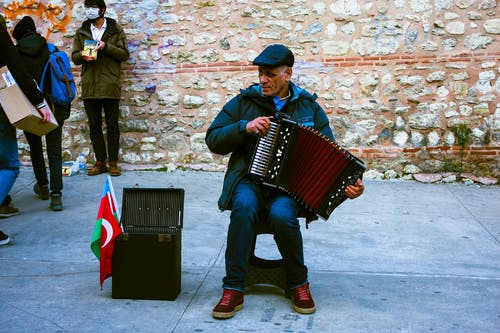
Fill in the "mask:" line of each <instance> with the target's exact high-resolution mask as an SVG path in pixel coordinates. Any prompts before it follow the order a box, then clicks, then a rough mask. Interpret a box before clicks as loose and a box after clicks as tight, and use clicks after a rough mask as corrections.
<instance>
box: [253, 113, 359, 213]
mask: <svg viewBox="0 0 500 333" xmlns="http://www.w3.org/2000/svg"><path fill="white" fill-rule="evenodd" d="M365 169H366V167H365V164H364V163H363V161H361V160H360V159H359V158H357V157H356V156H354V155H352V154H351V153H349V152H348V151H347V150H345V149H343V148H341V147H340V146H339V145H337V144H336V143H335V142H333V141H332V140H330V139H329V138H327V137H326V136H324V135H322V134H320V133H319V132H318V131H316V130H314V129H313V128H310V127H306V126H303V125H300V124H298V123H296V122H293V121H291V120H288V119H280V120H278V121H276V120H273V121H272V122H271V127H270V129H269V131H268V133H267V134H266V136H264V137H261V138H259V140H258V142H257V145H256V147H255V151H254V155H253V158H252V162H251V165H250V167H249V174H250V175H251V176H252V177H253V178H256V179H258V180H260V181H262V183H263V184H265V185H268V186H272V187H276V188H280V189H282V190H284V191H285V192H286V193H288V194H289V195H290V196H292V197H293V198H294V199H295V200H297V201H298V202H299V203H301V204H302V205H303V206H304V208H305V209H307V210H308V211H310V212H312V213H314V214H317V215H319V216H320V217H322V218H324V219H325V220H327V219H328V218H329V216H330V214H331V213H332V212H333V210H334V209H335V208H336V207H337V206H339V205H340V204H341V203H342V202H343V201H344V200H345V199H346V196H345V193H344V191H345V188H346V187H347V186H348V185H350V184H353V183H354V182H355V181H356V179H358V178H360V177H361V176H362V174H363V172H364V171H365Z"/></svg>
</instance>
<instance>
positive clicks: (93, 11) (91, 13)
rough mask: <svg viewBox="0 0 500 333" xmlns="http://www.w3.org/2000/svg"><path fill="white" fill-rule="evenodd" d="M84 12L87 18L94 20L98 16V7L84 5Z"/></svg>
mask: <svg viewBox="0 0 500 333" xmlns="http://www.w3.org/2000/svg"><path fill="white" fill-rule="evenodd" d="M85 14H87V18H88V19H89V20H95V19H97V18H99V8H98V7H85Z"/></svg>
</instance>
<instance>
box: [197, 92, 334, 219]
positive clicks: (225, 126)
mask: <svg viewBox="0 0 500 333" xmlns="http://www.w3.org/2000/svg"><path fill="white" fill-rule="evenodd" d="M289 90H290V100H289V102H288V107H287V109H286V113H287V115H288V116H289V117H290V118H291V119H292V120H294V121H296V122H298V123H301V124H304V125H306V126H310V127H314V128H315V129H316V130H317V131H318V132H320V133H322V134H323V135H325V136H327V137H328V138H330V139H331V140H334V136H333V132H332V130H331V128H330V126H329V123H328V118H327V116H326V114H325V112H324V111H323V109H322V108H321V106H320V105H319V104H318V103H317V102H316V98H317V96H316V94H314V95H311V94H310V93H308V92H307V91H306V90H304V89H302V88H299V87H297V86H296V85H295V84H293V83H291V82H290V87H289ZM275 114H276V109H275V106H274V101H273V99H272V98H271V97H266V96H262V95H261V94H260V86H259V85H258V84H254V85H252V86H250V87H248V88H247V89H244V90H241V91H240V94H239V95H237V96H236V97H234V98H232V99H231V100H230V101H229V102H227V103H226V105H224V107H223V108H222V110H221V111H220V112H219V114H218V115H217V117H215V119H214V121H213V122H212V124H211V125H210V127H209V128H208V130H207V134H206V137H205V142H206V143H207V145H208V148H209V149H210V151H212V152H213V153H215V154H220V155H226V154H230V153H231V157H230V158H229V163H228V166H227V171H226V174H225V176H224V184H223V188H222V194H221V196H220V198H219V208H220V209H221V210H228V209H229V210H230V209H231V203H232V196H233V192H234V189H235V187H236V184H238V182H239V181H240V180H241V179H242V178H243V177H244V176H245V175H246V174H247V173H248V167H249V166H250V164H251V161H252V156H253V152H254V148H255V144H256V143H257V138H258V137H257V136H256V135H251V134H247V133H246V125H247V123H248V122H249V121H252V120H253V119H255V118H257V117H260V116H274V115H275Z"/></svg>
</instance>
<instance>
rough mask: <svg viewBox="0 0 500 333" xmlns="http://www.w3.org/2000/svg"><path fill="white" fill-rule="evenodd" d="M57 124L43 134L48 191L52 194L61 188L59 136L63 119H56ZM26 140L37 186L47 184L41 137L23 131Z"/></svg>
mask: <svg viewBox="0 0 500 333" xmlns="http://www.w3.org/2000/svg"><path fill="white" fill-rule="evenodd" d="M58 123H59V126H58V127H57V128H56V129H54V130H52V131H50V132H49V133H47V134H46V135H45V145H46V147H47V158H48V160H49V172H50V192H51V193H52V194H58V193H61V191H62V189H63V180H62V156H61V155H62V148H61V136H62V127H63V125H64V120H58ZM24 135H25V136H26V140H27V141H28V144H29V146H30V156H31V163H32V164H33V171H34V173H35V178H36V181H37V183H38V185H39V186H45V185H49V180H48V177H47V168H46V166H45V158H44V157H43V145H42V137H40V136H38V135H36V134H32V133H29V132H24Z"/></svg>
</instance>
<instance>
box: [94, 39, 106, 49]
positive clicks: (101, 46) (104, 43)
mask: <svg viewBox="0 0 500 333" xmlns="http://www.w3.org/2000/svg"><path fill="white" fill-rule="evenodd" d="M105 46H106V42H103V41H102V40H100V41H98V42H97V47H96V48H95V49H96V50H97V51H101V50H103V49H104V47H105Z"/></svg>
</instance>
